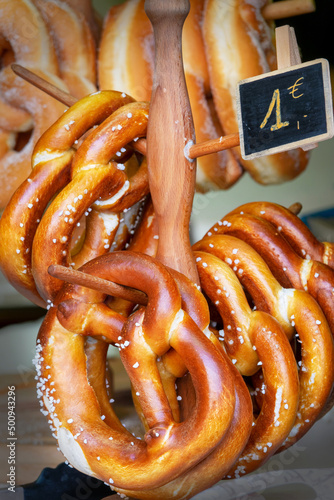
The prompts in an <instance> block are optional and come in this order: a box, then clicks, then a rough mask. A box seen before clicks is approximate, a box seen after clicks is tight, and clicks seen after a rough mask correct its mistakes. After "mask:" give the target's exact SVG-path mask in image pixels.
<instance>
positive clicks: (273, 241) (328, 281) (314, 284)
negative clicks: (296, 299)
mask: <svg viewBox="0 0 334 500" xmlns="http://www.w3.org/2000/svg"><path fill="white" fill-rule="evenodd" d="M211 234H230V235H233V236H236V237H237V238H239V239H241V240H244V241H245V242H247V243H248V244H249V245H251V246H252V247H253V248H254V249H255V250H256V251H257V252H258V253H259V254H260V255H261V256H262V257H263V259H264V260H265V261H266V263H267V264H268V266H269V268H270V270H271V272H272V273H273V275H274V276H275V278H276V279H277V280H278V281H279V282H280V284H281V285H282V286H284V287H287V288H289V287H293V288H296V289H298V290H307V291H308V292H309V293H310V294H311V295H312V296H313V297H314V298H315V299H316V300H317V302H318V303H319V305H320V307H321V308H322V310H323V312H324V314H325V315H326V318H327V321H328V324H329V326H330V328H331V330H332V332H334V312H333V290H334V271H333V269H331V268H330V267H329V266H327V265H326V264H323V263H321V262H318V261H316V260H312V259H304V258H302V257H300V256H299V255H298V254H297V253H296V252H295V251H294V250H293V249H292V247H291V246H290V245H289V243H288V242H287V241H286V240H285V238H283V237H282V236H281V234H280V233H279V231H277V230H276V229H275V227H274V226H273V225H272V224H271V223H270V222H268V221H266V220H264V219H262V218H260V217H255V216H252V215H248V214H233V215H228V216H226V217H224V218H223V219H222V220H221V221H219V222H218V223H217V224H215V225H214V226H213V227H212V228H211V229H210V230H209V231H208V233H207V235H211Z"/></svg>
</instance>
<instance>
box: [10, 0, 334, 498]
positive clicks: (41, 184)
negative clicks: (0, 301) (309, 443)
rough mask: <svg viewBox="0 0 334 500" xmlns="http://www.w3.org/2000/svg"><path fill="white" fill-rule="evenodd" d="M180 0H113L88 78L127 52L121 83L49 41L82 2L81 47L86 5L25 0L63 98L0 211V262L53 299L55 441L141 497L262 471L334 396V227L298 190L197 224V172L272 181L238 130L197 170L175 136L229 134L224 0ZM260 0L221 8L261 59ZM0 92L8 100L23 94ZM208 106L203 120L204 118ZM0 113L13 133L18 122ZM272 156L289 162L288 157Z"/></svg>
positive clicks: (46, 385)
mask: <svg viewBox="0 0 334 500" xmlns="http://www.w3.org/2000/svg"><path fill="white" fill-rule="evenodd" d="M27 4H29V2H27ZM67 4H71V5H70V6H69V5H67ZM190 4H191V10H190V13H189V2H187V1H180V0H173V1H172V0H171V1H169V2H168V3H166V2H163V1H162V0H146V2H145V11H144V3H143V2H141V1H137V2H134V1H132V0H130V1H127V2H125V3H124V4H122V5H120V6H117V7H115V8H113V9H112V10H111V11H110V12H109V14H108V16H107V17H106V19H105V23H104V26H103V32H102V39H101V40H102V41H101V44H100V53H99V67H98V71H99V81H98V83H97V85H98V86H99V87H100V86H101V87H102V86H104V84H102V83H101V82H102V80H103V78H105V79H106V81H107V82H108V80H109V79H110V78H115V87H117V85H118V84H116V80H117V78H118V77H119V74H117V73H118V72H116V71H115V65H117V68H118V66H119V67H121V66H122V64H123V63H124V61H125V62H126V72H123V71H122V70H121V71H120V74H121V76H122V78H124V80H123V81H124V82H126V81H127V82H128V83H129V82H130V83H131V85H132V90H133V92H132V91H131V90H130V91H129V90H128V89H127V88H124V89H119V88H106V89H103V90H102V89H100V90H98V91H95V88H93V89H92V92H86V91H85V90H84V89H83V86H84V85H87V87H86V88H87V89H88V88H90V85H93V86H94V85H95V83H94V81H95V74H94V71H90V70H88V72H87V71H86V70H87V67H88V68H89V67H90V68H92V66H90V64H93V65H94V57H95V56H94V55H92V54H93V52H94V51H93V52H89V51H88V53H87V51H86V49H85V50H84V54H86V57H87V60H86V62H85V64H84V68H85V69H84V71H83V73H81V70H80V67H76V65H75V62H74V60H73V61H72V62H71V57H74V54H73V52H71V53H68V54H67V55H66V53H67V49H68V44H66V43H65V44H64V45H62V43H60V42H62V41H63V38H64V37H63V34H62V30H61V28H63V27H64V26H69V24H67V23H74V20H75V19H80V22H79V24H76V23H75V24H70V26H72V28H71V31H72V34H73V35H74V34H75V33H77V34H76V35H75V36H78V37H79V38H78V40H80V36H83V39H82V41H81V42H80V47H77V48H78V52H77V54H78V59H80V60H82V57H81V56H80V54H79V53H80V50H81V49H83V48H84V47H86V46H85V44H86V43H87V44H88V45H89V47H91V48H93V47H94V44H95V41H96V37H97V36H98V35H97V33H98V22H97V21H94V24H93V26H95V28H96V31H94V30H93V28H92V27H89V23H88V21H87V17H85V16H84V14H83V13H78V4H77V3H76V2H73V3H72V2H66V6H65V2H56V1H55V2H52V1H51V0H50V1H47V2H44V3H43V2H40V1H39V0H35V1H34V3H31V6H30V7H32V12H34V13H35V14H36V15H38V16H40V17H39V19H41V20H42V21H43V23H44V26H47V25H48V26H50V32H52V37H50V40H52V44H54V46H55V47H57V50H55V51H54V52H53V54H54V61H55V65H56V73H57V74H56V77H55V78H56V80H55V83H57V82H58V81H59V83H60V84H59V85H58V87H59V88H60V89H63V90H64V91H65V94H63V102H67V101H66V99H68V101H69V104H70V105H69V107H68V108H67V109H66V112H65V113H63V112H61V113H59V115H58V116H57V117H55V118H54V121H53V123H52V124H51V125H50V126H49V127H48V128H47V129H46V130H45V131H43V132H42V131H41V132H40V134H39V137H38V138H37V140H36V142H35V145H34V149H33V152H32V154H31V166H32V168H31V171H29V173H28V174H27V176H26V179H25V180H23V182H21V183H20V184H19V186H18V188H17V190H16V191H15V193H14V194H13V195H12V196H11V198H10V200H9V202H8V203H7V205H6V207H5V208H4V211H3V214H2V216H1V219H0V237H1V247H0V268H1V270H2V272H3V273H4V275H5V276H6V278H7V279H8V281H9V282H10V283H11V284H12V285H13V286H14V287H15V288H16V289H17V290H18V291H19V292H20V293H21V294H22V295H24V296H25V297H27V298H28V299H29V300H30V301H32V302H34V303H35V304H38V305H40V306H42V307H44V308H45V309H47V313H46V316H45V319H44V321H43V323H42V326H41V328H40V330H39V333H38V337H37V344H36V356H35V359H34V363H35V367H36V373H37V377H36V378H37V396H38V399H39V401H40V405H41V410H42V413H43V414H44V415H45V416H46V418H47V420H48V423H49V425H50V429H51V432H52V435H53V437H54V438H55V439H56V440H57V442H58V446H59V449H60V451H61V452H62V453H63V455H64V456H65V458H66V461H67V463H68V465H69V466H71V467H74V468H76V469H77V470H78V471H80V472H82V473H84V474H87V475H88V476H92V477H94V478H98V479H99V480H101V481H103V482H104V483H105V484H106V485H108V486H109V487H110V488H111V490H113V491H115V492H117V493H118V494H120V495H121V496H128V497H130V498H138V499H143V500H145V499H152V500H154V499H158V498H166V499H167V498H175V499H179V500H181V499H190V498H192V497H194V496H195V495H196V494H197V493H200V492H201V491H204V490H206V489H207V488H210V487H211V486H213V485H214V484H216V483H217V482H218V481H220V480H222V479H224V480H228V479H231V478H240V477H242V476H244V475H246V474H248V473H250V472H253V471H255V470H256V469H258V468H259V467H261V466H262V465H263V464H264V463H265V462H267V461H268V460H269V459H270V457H272V456H273V455H274V454H276V453H280V452H281V451H283V450H286V449H287V448H289V447H290V446H292V445H293V444H294V443H296V442H297V441H298V440H300V439H301V438H302V437H303V436H304V435H305V433H306V432H307V431H308V430H309V429H310V428H311V427H312V426H313V425H314V424H315V422H317V421H318V420H319V419H320V418H321V417H322V416H323V415H324V414H325V413H326V412H328V411H329V409H330V408H331V407H332V405H333V401H334V398H333V384H334V363H333V361H334V343H333V327H334V318H333V307H332V306H333V296H332V295H333V289H334V281H333V279H334V278H333V277H334V275H333V262H332V261H333V259H332V247H333V245H332V244H331V243H323V242H320V241H318V240H317V239H316V238H315V237H314V236H313V235H312V233H311V232H310V231H309V230H308V229H307V228H306V226H305V225H304V224H303V222H302V221H301V219H300V218H299V217H298V216H297V215H296V213H295V212H296V211H297V210H295V209H296V207H291V208H290V209H287V208H284V207H283V206H281V205H277V204H273V203H269V202H254V203H246V204H245V203H244V204H241V205H240V206H239V207H237V208H235V209H234V210H232V211H231V212H229V213H228V214H226V215H225V216H224V217H223V218H222V219H220V220H218V222H217V223H216V224H215V225H213V226H212V228H211V229H210V230H209V231H207V233H206V234H205V235H204V237H203V238H202V239H200V240H199V241H198V242H196V243H194V244H192V242H191V241H190V235H189V224H190V217H191V212H192V203H193V197H194V193H195V189H196V183H197V187H198V189H208V188H210V189H211V188H212V187H213V184H215V183H216V185H217V186H219V187H223V188H227V187H230V186H231V185H232V184H233V183H234V182H235V181H236V180H237V178H238V176H239V175H241V173H242V172H243V171H244V170H245V171H246V170H247V169H248V172H250V173H251V175H252V176H253V177H254V178H257V180H260V182H263V183H266V182H267V179H264V178H263V176H262V174H261V173H259V172H260V170H258V171H257V173H254V172H255V170H256V169H257V168H259V167H258V166H255V167H254V168H253V167H249V168H248V167H247V166H246V164H242V162H241V160H240V158H238V153H237V150H235V149H233V150H231V149H227V150H225V151H221V154H220V153H219V154H218V155H211V158H210V157H209V156H206V157H204V158H205V160H204V161H203V162H202V164H201V166H200V167H199V171H198V172H199V173H198V174H197V172H196V163H195V162H194V160H193V159H191V158H190V157H189V156H187V154H186V152H187V148H190V147H191V145H192V144H194V143H195V142H196V140H198V138H199V137H200V141H203V142H205V141H206V140H208V139H210V138H216V137H217V134H218V135H219V134H222V135H223V134H224V133H225V131H226V130H227V129H228V124H227V122H228V121H229V120H230V121H231V123H232V122H233V119H234V118H233V113H234V112H233V110H232V109H231V108H229V106H228V104H226V103H227V101H228V99H227V101H225V102H224V103H221V104H219V107H221V108H222V109H223V111H224V113H225V112H227V111H228V110H229V112H228V118H224V119H222V118H221V117H220V110H219V107H218V105H217V98H215V90H214V85H215V83H213V82H214V77H213V76H212V71H213V70H216V69H217V68H218V69H219V70H220V69H222V68H226V66H227V64H228V62H227V60H226V61H225V62H224V64H220V63H219V64H218V63H217V62H212V60H213V59H210V57H211V58H214V55H213V53H211V55H210V54H209V53H210V51H211V50H213V49H214V47H215V43H216V41H217V40H216V41H213V40H211V39H210V37H211V36H213V35H214V33H215V31H216V28H215V27H214V26H213V24H215V25H217V23H218V22H219V20H221V18H220V15H221V13H222V12H221V8H222V5H221V3H220V2H210V1H206V2H205V3H204V2H202V1H196V2H195V1H193V2H190ZM29 5H30V4H29ZM263 5H264V4H263V2H256V3H255V4H254V3H253V2H252V3H251V4H249V3H247V4H246V2H241V1H240V2H239V3H234V2H228V5H227V4H226V5H225V3H224V9H225V7H226V8H227V9H232V10H230V11H229V12H230V17H229V16H228V15H227V13H226V12H225V10H224V9H223V10H224V13H225V14H224V22H227V20H228V23H229V24H228V26H229V28H227V27H225V28H224V33H225V34H226V33H229V32H230V31H229V30H231V29H232V28H233V29H234V28H235V26H236V25H238V26H242V28H240V29H241V31H242V34H238V35H236V40H237V42H238V43H239V42H240V43H241V45H242V44H243V43H246V42H245V40H246V38H247V36H251V37H252V39H255V38H256V36H258V37H260V40H261V43H260V47H261V50H263V51H264V52H263V54H265V55H266V56H267V62H268V61H271V60H273V59H274V52H273V49H272V46H271V45H270V44H269V40H271V32H270V27H269V24H267V22H265V21H264V18H263V17H261V15H260V14H261V12H262V10H261V9H262V7H263ZM84 6H85V7H89V5H88V3H87V4H86V3H85V5H84ZM34 9H35V10H34ZM85 12H87V11H85ZM145 12H146V14H145ZM55 13H57V15H58V14H59V16H60V18H59V20H58V17H57V20H56V19H54V18H53V15H54V14H55ZM214 14H215V15H214ZM145 16H147V17H145ZM232 18H233V20H232ZM58 21H59V22H58ZM234 22H235V23H236V24H234ZM53 23H54V24H53ZM150 23H151V24H152V26H153V28H151V26H150ZM51 25H52V26H53V28H51ZM183 25H184V27H183ZM121 29H123V37H121V36H120V30H121ZM85 30H90V31H89V33H90V35H89V36H88V38H87V37H86V36H84V35H83V33H85V32H86V31H85ZM252 30H254V31H252ZM261 30H262V31H261ZM86 33H87V32H86ZM133 36H134V38H133ZM182 36H183V38H182ZM224 36H225V35H224ZM231 36H232V35H231ZM136 37H140V40H141V43H138V42H136V40H137V38H136ZM244 37H246V38H244ZM254 37H255V38H254ZM266 37H267V38H266ZM153 38H154V40H153ZM57 40H58V42H57ZM210 40H211V41H210ZM118 41H120V42H121V44H120V52H119V53H116V50H115V47H116V44H117V43H118ZM153 41H154V52H155V59H154V60H153V48H152V47H153ZM238 43H235V44H233V46H234V48H236V47H238ZM270 43H271V42H270ZM52 44H51V45H52ZM246 45H248V44H246ZM2 47H4V48H3V51H6V50H8V47H9V46H8V43H7V42H6V41H4V42H3V45H2ZM131 47H135V48H136V50H134V51H133V53H131V50H130V48H131ZM181 47H182V49H183V55H184V62H183V61H182V58H181ZM79 49H80V50H79ZM144 49H145V50H146V51H147V52H145V51H144ZM250 49H251V50H253V49H254V46H253V45H252V46H250ZM239 50H240V53H242V50H241V49H239ZM193 51H198V52H197V53H198V54H199V56H198V57H197V58H196V57H195V56H194V52H193ZM266 51H267V52H266ZM225 52H226V53H227V51H225ZM257 55H258V54H257ZM9 56H10V54H9ZM9 56H8V57H9ZM60 57H61V60H60V59H59V58H60ZM67 57H68V58H67ZM229 57H230V58H232V59H233V64H235V63H236V60H237V58H236V57H234V56H233V57H232V56H231V55H230V56H229ZM57 58H58V59H57ZM131 58H134V59H131ZM247 59H248V60H249V62H250V61H253V62H254V60H255V57H254V55H252V56H248V57H247ZM95 60H96V59H95ZM135 60H137V61H139V60H144V61H145V62H146V63H147V64H146V65H145V64H143V65H142V66H140V70H138V74H140V75H141V76H140V79H141V82H142V83H143V85H144V87H142V88H141V89H140V88H139V87H138V88H137V91H138V95H135V92H136V83H135V79H134V80H132V78H135V77H137V75H136V72H135V71H134V61H135ZM15 61H18V60H17V59H15ZM89 61H90V62H89ZM108 61H109V63H110V61H112V67H110V64H109V66H108V67H107V62H108ZM116 61H117V62H116ZM210 61H211V62H210ZM19 62H21V61H19ZM190 63H192V64H190ZM22 64H23V63H22ZM210 64H211V65H212V66H211V67H210ZM273 64H274V62H273ZM27 66H28V68H29V65H27ZM246 66H247V65H246V63H243V64H242V67H243V68H244V67H246ZM75 67H76V71H75V73H76V76H75V78H74V77H73V74H72V73H71V71H72V69H73V68H75ZM32 70H33V73H36V74H37V75H39V76H42V78H44V76H43V72H42V71H41V70H39V69H36V68H34V67H32ZM3 71H5V72H6V71H7V72H8V74H9V68H7V69H6V68H5V70H3ZM85 71H86V72H85ZM103 71H105V74H104V75H103V73H102V72H103ZM141 71H143V72H142V73H141ZM256 71H260V69H259V67H258V66H257V67H256ZM145 72H146V75H148V76H147V78H146V77H145ZM0 77H1V78H2V75H0ZM12 78H17V79H18V82H20V80H19V77H18V76H15V77H13V76H12ZM236 78H237V79H239V77H238V76H237V77H236ZM45 80H47V78H45ZM51 80H52V79H51ZM63 81H64V82H65V83H62V82H63ZM148 81H149V82H150V85H149V86H148V87H146V83H145V82H148ZM130 83H129V84H130ZM76 84H78V87H77V86H76ZM24 85H27V87H29V85H30V84H29V83H28V82H25V83H24ZM105 86H106V87H109V86H110V85H109V84H108V83H106V85H105ZM31 87H32V86H31ZM125 87H126V85H125ZM32 88H33V87H32ZM143 88H144V90H145V91H147V92H149V94H146V95H145V98H144V99H143V98H141V97H140V96H139V93H140V91H142V90H143ZM38 92H40V93H41V95H44V93H43V92H42V91H41V90H38ZM66 92H69V94H66ZM211 92H212V96H211ZM16 93H17V92H16V91H15V92H14V94H16ZM81 93H82V95H80V94H81ZM51 94H52V92H51ZM88 94H89V95H88ZM3 95H4V97H5V98H6V99H7V97H6V95H7V94H6V93H4V94H3ZM66 96H67V97H66ZM48 98H49V97H48ZM50 98H51V97H50ZM51 99H52V98H51ZM76 99H77V101H76ZM229 99H230V100H231V98H229ZM148 101H149V102H148ZM232 101H233V99H232V100H231V102H232ZM4 102H5V104H4V105H5V106H11V107H13V111H14V110H15V106H18V104H17V103H18V101H16V100H13V101H9V100H8V102H7V100H5V101H4ZM55 102H57V101H55ZM57 106H59V107H63V106H64V104H59V103H57ZM192 112H193V114H194V119H192ZM13 120H14V119H13ZM15 120H16V121H17V123H18V124H19V125H18V127H19V126H25V125H22V124H24V123H28V121H26V120H27V116H26V115H25V113H24V110H23V112H22V113H21V114H18V115H17V116H16V117H15ZM203 121H204V122H205V124H206V125H207V126H208V127H207V128H205V127H204V128H203V130H200V132H198V131H199V129H201V126H200V124H201V123H203ZM4 124H5V122H4ZM20 124H21V125H20ZM8 128H9V127H8ZM196 129H197V130H196ZM3 130H4V132H3V136H2V138H3V140H2V143H1V144H2V148H3V151H4V153H7V150H8V147H9V146H8V144H10V139H11V134H12V133H13V132H12V131H9V130H8V131H7V129H6V128H5V127H4V129H3ZM223 131H224V132H223ZM230 132H231V133H233V127H231V130H230ZM15 133H16V132H15ZM195 137H196V139H195ZM275 158H276V159H273V157H269V158H265V159H262V160H261V162H263V163H265V162H268V165H269V167H268V171H269V172H271V174H270V175H269V177H268V179H270V180H269V181H268V182H270V183H271V182H281V181H284V180H287V178H292V177H294V176H295V175H297V173H299V172H300V171H301V170H303V168H305V166H306V154H305V153H304V152H303V151H302V150H298V151H294V152H292V153H280V155H278V156H275ZM290 159H292V161H293V166H291V164H290V163H289V161H290ZM214 162H216V163H215V167H214V168H212V165H213V164H214ZM275 162H278V163H275ZM278 164H282V165H283V164H284V165H287V176H285V174H282V172H280V171H279V170H280V169H279V168H278V170H277V169H276V166H277V165H278ZM241 165H242V166H241ZM274 165H275V166H274ZM215 168H216V171H215V173H214V174H213V172H214V169H215ZM252 168H253V170H252ZM273 172H275V173H273ZM196 174H197V178H196ZM216 175H217V177H216ZM219 178H221V181H220V180H219ZM213 179H214V180H213ZM212 183H213V184H212ZM64 281H65V282H66V283H65V284H64V283H63V282H64ZM110 346H113V347H116V348H117V349H118V351H119V356H120V359H121V362H122V364H123V366H124V368H125V370H126V372H127V374H128V377H129V380H130V384H131V395H132V398H131V402H132V409H131V412H132V414H133V415H134V416H135V419H136V426H135V427H134V428H130V427H129V428H128V427H126V426H125V425H124V423H123V421H122V418H121V417H120V416H119V415H118V413H117V406H116V405H115V404H114V394H113V387H112V383H111V379H110V374H109V371H108V368H106V365H107V356H108V350H109V347H110ZM69 381H70V383H69ZM128 397H129V395H128Z"/></svg>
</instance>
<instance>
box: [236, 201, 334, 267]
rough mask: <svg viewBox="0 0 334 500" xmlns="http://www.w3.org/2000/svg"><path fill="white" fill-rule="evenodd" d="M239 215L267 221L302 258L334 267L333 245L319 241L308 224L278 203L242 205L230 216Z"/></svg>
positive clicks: (263, 202)
mask: <svg viewBox="0 0 334 500" xmlns="http://www.w3.org/2000/svg"><path fill="white" fill-rule="evenodd" d="M237 213H239V214H240V213H245V214H249V215H255V216H257V217H260V218H261V219H265V220H267V221H268V222H270V223H271V224H273V225H274V226H275V227H276V229H277V230H278V231H279V232H280V234H281V235H282V236H284V238H285V239H286V240H287V241H288V243H289V244H290V245H291V246H292V248H293V249H294V251H295V252H296V253H297V254H298V255H299V256H300V257H303V258H304V259H309V258H311V259H312V260H318V261H319V262H323V263H324V264H327V265H329V266H330V267H334V247H333V243H330V242H320V241H318V240H317V238H316V237H315V236H314V235H313V233H312V232H311V231H310V229H309V228H308V227H307V226H306V224H304V222H303V221H302V220H301V219H299V217H297V216H296V215H295V214H293V213H292V212H291V210H289V209H287V208H285V207H283V206H281V205H278V204H276V203H270V202H265V201H262V202H254V203H246V204H244V205H241V206H240V207H238V208H237V209H235V210H233V211H232V212H230V213H229V215H232V214H237Z"/></svg>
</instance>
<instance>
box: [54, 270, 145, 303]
mask: <svg viewBox="0 0 334 500" xmlns="http://www.w3.org/2000/svg"><path fill="white" fill-rule="evenodd" d="M48 273H49V274H51V276H53V277H54V278H58V279H60V280H62V281H66V282H67V283H72V284H73V285H80V286H85V287H87V288H92V289H93V290H97V291H98V292H102V293H106V294H107V295H112V296H113V297H119V298H121V299H125V300H129V301H130V302H133V303H134V304H140V305H144V306H145V305H146V304H147V296H146V294H145V293H143V292H141V291H139V290H135V289H133V288H129V287H126V286H123V285H118V284H117V283H113V282H112V281H108V280H105V279H102V278H99V277H97V276H92V275H91V274H87V273H84V272H82V271H77V270H75V269H71V268H70V267H65V266H60V265H58V264H56V265H51V266H49V268H48Z"/></svg>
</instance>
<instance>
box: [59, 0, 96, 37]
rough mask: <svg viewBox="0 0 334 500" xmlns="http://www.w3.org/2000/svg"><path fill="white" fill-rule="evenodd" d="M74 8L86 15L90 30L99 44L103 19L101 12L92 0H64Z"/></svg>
mask: <svg viewBox="0 0 334 500" xmlns="http://www.w3.org/2000/svg"><path fill="white" fill-rule="evenodd" d="M64 1H65V2H66V3H67V4H68V5H69V6H70V7H71V8H72V9H75V10H76V11H77V12H78V13H79V14H80V15H82V16H84V18H85V20H86V22H87V23H88V24H89V27H90V30H91V32H92V34H93V36H94V40H95V43H96V44H97V43H98V42H99V39H100V35H101V29H102V20H101V18H100V15H99V13H98V12H97V11H96V10H95V9H94V7H93V5H92V1H91V0H64Z"/></svg>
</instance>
